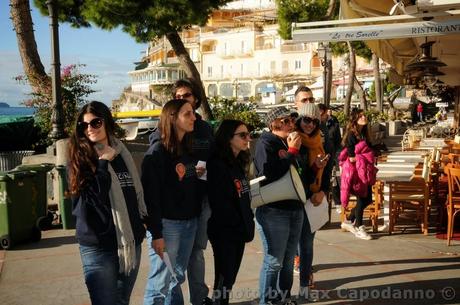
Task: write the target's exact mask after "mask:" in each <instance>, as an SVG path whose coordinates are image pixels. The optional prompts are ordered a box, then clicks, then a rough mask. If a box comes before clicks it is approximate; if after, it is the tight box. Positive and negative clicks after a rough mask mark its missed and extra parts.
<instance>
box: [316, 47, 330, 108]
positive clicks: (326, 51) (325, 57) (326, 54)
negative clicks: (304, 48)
mask: <svg viewBox="0 0 460 305" xmlns="http://www.w3.org/2000/svg"><path fill="white" fill-rule="evenodd" d="M317 51H318V57H319V58H320V60H321V66H323V101H324V103H325V104H326V105H328V104H329V90H328V86H327V84H326V83H327V69H328V68H329V65H330V63H331V48H329V43H326V44H325V43H324V42H320V43H319V45H318V49H317Z"/></svg>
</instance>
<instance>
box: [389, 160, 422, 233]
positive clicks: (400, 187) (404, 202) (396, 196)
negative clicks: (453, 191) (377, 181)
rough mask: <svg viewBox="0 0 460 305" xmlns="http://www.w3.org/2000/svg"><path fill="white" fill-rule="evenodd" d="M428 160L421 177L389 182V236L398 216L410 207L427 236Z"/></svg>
mask: <svg viewBox="0 0 460 305" xmlns="http://www.w3.org/2000/svg"><path fill="white" fill-rule="evenodd" d="M429 175H430V160H429V157H425V161H424V163H423V171H422V177H415V178H413V179H412V180H411V181H409V182H395V181H391V182H389V189H390V195H389V209H390V215H389V218H390V219H389V228H388V232H389V234H392V233H393V231H394V227H395V224H396V222H397V220H398V218H399V215H400V214H401V213H402V212H403V211H404V210H407V209H409V208H411V207H415V210H416V213H417V220H419V221H420V227H421V231H422V233H423V234H424V235H428V216H429V211H430V184H429Z"/></svg>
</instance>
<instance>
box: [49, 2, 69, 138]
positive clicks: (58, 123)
mask: <svg viewBox="0 0 460 305" xmlns="http://www.w3.org/2000/svg"><path fill="white" fill-rule="evenodd" d="M46 5H47V6H48V11H49V16H50V30H51V67H52V72H51V86H52V87H51V91H52V96H53V112H52V114H51V122H52V124H53V129H52V130H51V132H50V135H49V137H50V138H51V139H53V140H54V142H55V141H57V140H59V139H63V138H65V137H66V134H65V132H64V116H63V109H62V99H61V63H60V59H59V58H60V55H59V23H58V20H57V17H58V8H57V3H56V0H47V1H46Z"/></svg>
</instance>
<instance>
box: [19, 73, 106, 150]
mask: <svg viewBox="0 0 460 305" xmlns="http://www.w3.org/2000/svg"><path fill="white" fill-rule="evenodd" d="M84 66H85V65H83V64H78V65H69V66H65V67H63V68H62V69H61V94H62V111H63V122H64V132H65V133H66V134H67V135H70V132H71V130H72V129H73V128H72V127H73V125H74V123H75V119H76V116H77V113H78V111H79V109H80V107H81V106H83V105H84V104H86V103H87V102H88V100H87V99H86V98H87V97H88V96H89V95H90V94H91V93H93V92H96V91H95V90H93V89H92V88H91V85H92V84H94V83H96V82H97V80H96V76H95V75H91V74H83V73H81V72H80V69H79V68H81V67H84ZM15 79H16V80H17V81H19V82H23V83H27V81H28V80H27V77H25V76H22V75H21V76H17V77H16V78H15ZM29 95H30V96H31V98H30V99H29V100H27V101H24V103H23V104H24V105H25V106H27V107H33V108H35V115H34V117H35V127H37V128H38V130H39V134H40V140H39V141H38V143H37V146H48V145H50V144H51V143H52V139H50V138H49V137H48V135H49V134H50V132H51V130H52V118H51V116H52V113H53V111H52V109H53V99H52V90H51V82H50V86H49V87H45V88H41V90H40V91H36V92H33V93H30V94H29Z"/></svg>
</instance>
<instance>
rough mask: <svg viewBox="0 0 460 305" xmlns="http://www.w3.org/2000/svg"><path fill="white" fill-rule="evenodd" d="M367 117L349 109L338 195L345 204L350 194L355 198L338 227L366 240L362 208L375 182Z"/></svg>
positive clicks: (340, 158)
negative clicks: (346, 216)
mask: <svg viewBox="0 0 460 305" xmlns="http://www.w3.org/2000/svg"><path fill="white" fill-rule="evenodd" d="M367 123H368V121H367V117H366V115H365V113H364V111H363V110H361V109H357V108H355V109H353V110H352V112H351V119H350V122H349V123H348V126H347V129H346V131H345V136H344V137H343V142H342V143H343V146H344V147H345V148H344V149H343V150H342V152H341V153H340V155H339V158H338V159H339V162H340V166H341V167H342V176H341V186H340V195H341V201H342V206H345V207H346V206H347V205H348V200H349V197H350V193H353V194H355V195H356V197H357V198H358V200H357V202H356V207H354V208H353V209H352V210H351V213H350V215H349V217H348V219H347V220H346V221H344V222H342V224H341V227H342V229H344V230H347V231H349V232H351V233H353V234H354V235H355V236H356V237H358V238H361V239H364V240H370V239H372V237H371V236H370V235H369V234H368V233H367V232H366V227H365V226H364V225H363V213H364V209H365V208H366V207H367V206H368V205H369V204H371V203H372V185H373V184H374V183H375V180H376V175H377V168H376V167H375V165H374V164H375V154H374V151H373V150H372V149H371V144H370V143H371V140H370V134H369V129H368V125H367Z"/></svg>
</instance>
